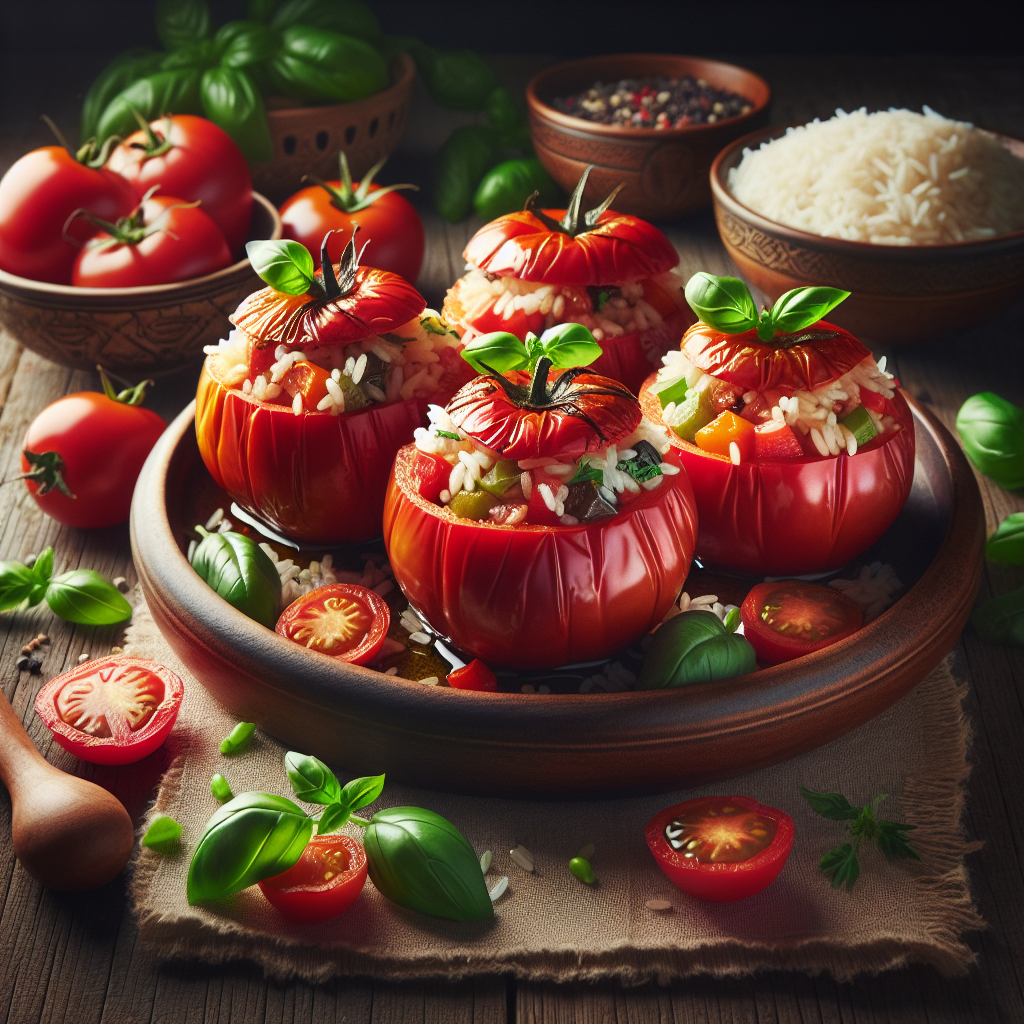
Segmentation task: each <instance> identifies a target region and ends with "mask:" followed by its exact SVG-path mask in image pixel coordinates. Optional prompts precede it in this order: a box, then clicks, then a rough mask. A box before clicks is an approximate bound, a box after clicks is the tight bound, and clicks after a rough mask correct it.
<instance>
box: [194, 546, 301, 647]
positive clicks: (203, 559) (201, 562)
mask: <svg viewBox="0 0 1024 1024" xmlns="http://www.w3.org/2000/svg"><path fill="white" fill-rule="evenodd" d="M196 530H197V532H198V533H200V534H201V535H202V537H203V539H202V540H201V541H200V542H199V544H197V545H196V549H195V551H193V552H192V557H191V559H189V561H190V562H191V564H192V568H193V569H195V571H196V572H197V573H198V574H199V576H200V577H201V578H202V579H203V580H204V582H206V583H207V584H208V585H209V586H210V587H211V588H212V589H213V590H215V591H216V592H217V593H218V594H220V596H221V597H223V598H224V600H225V601H227V602H228V604H230V605H232V606H234V607H235V608H237V609H238V610H239V611H240V612H242V613H243V614H244V615H248V616H249V618H250V619H255V621H256V622H261V623H263V625H264V626H266V627H267V628H268V629H273V628H274V625H275V624H276V623H277V613H278V605H279V604H280V603H281V577H280V575H279V574H278V572H277V569H276V568H275V567H274V563H273V562H272V561H271V560H270V558H269V557H268V555H267V553H266V552H265V551H264V550H263V549H262V548H261V547H260V546H259V545H258V544H257V543H256V541H254V540H253V539H252V538H251V537H246V536H245V534H242V533H234V532H233V531H231V530H225V531H224V532H223V533H210V532H208V531H207V530H205V529H204V528H203V527H201V526H197V527H196Z"/></svg>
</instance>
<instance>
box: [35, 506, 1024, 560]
mask: <svg viewBox="0 0 1024 1024" xmlns="http://www.w3.org/2000/svg"><path fill="white" fill-rule="evenodd" d="M40 557H42V556H40ZM985 557H986V558H991V559H993V561H996V562H1009V563H1010V565H1024V512H1011V513H1010V514H1009V515H1008V516H1007V517H1006V518H1005V519H1004V520H1003V521H1002V522H1001V523H1000V524H999V527H998V528H997V529H996V532H995V533H993V534H992V536H991V537H989V539H988V543H987V544H986V545H985Z"/></svg>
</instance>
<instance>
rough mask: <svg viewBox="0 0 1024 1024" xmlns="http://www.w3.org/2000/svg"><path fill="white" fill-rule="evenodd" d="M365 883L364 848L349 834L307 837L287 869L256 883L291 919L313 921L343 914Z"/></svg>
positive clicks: (303, 922) (302, 921)
mask: <svg viewBox="0 0 1024 1024" xmlns="http://www.w3.org/2000/svg"><path fill="white" fill-rule="evenodd" d="M365 882H366V851H365V850H364V849H363V847H362V845H361V844H360V843H358V842H356V840H355V839H353V838H352V837H351V836H345V835H328V836H315V837H314V838H312V839H310V841H309V843H308V844H307V845H306V849H305V850H303V851H302V856H301V857H300V858H299V859H298V860H297V861H296V862H295V863H294V864H293V865H292V866H291V867H290V868H289V869H288V870H287V871H282V872H281V874H279V875H274V876H273V877H272V878H265V879H263V881H262V882H260V883H259V887H260V891H261V892H262V893H263V895H264V896H266V897H267V899H268V900H270V902H271V903H272V904H273V905H274V906H275V907H277V909H278V910H280V911H281V913H282V914H284V916H285V917H290V918H291V919H292V920H293V921H300V922H301V923H302V924H316V923H317V922H318V921H327V920H329V919H330V918H332V917H337V916H338V915H339V914H341V913H344V911H346V910H348V908H349V907H351V906H352V904H353V903H355V901H356V900H357V899H358V898H359V894H360V893H361V892H362V891H363V885H364V883H365Z"/></svg>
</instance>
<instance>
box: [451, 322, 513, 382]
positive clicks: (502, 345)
mask: <svg viewBox="0 0 1024 1024" xmlns="http://www.w3.org/2000/svg"><path fill="white" fill-rule="evenodd" d="M460 354H461V356H462V358H463V359H465V360H466V362H467V363H469V365H470V366H472V367H473V369H474V370H476V371H477V373H489V372H490V370H488V369H487V368H486V367H485V366H484V363H486V364H487V366H489V367H490V368H491V370H497V371H498V373H507V372H508V371H509V370H525V369H526V368H527V366H529V365H530V358H529V356H528V355H527V353H526V346H525V345H524V344H523V343H522V342H521V341H520V340H519V339H518V338H517V337H516V336H515V335H514V334H509V333H508V332H507V331H494V332H492V333H491V334H480V335H478V336H477V337H475V338H474V339H473V340H472V341H471V342H470V343H469V344H468V345H467V346H466V347H465V348H464V349H463V350H462V352H461V353H460Z"/></svg>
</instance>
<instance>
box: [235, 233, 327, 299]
mask: <svg viewBox="0 0 1024 1024" xmlns="http://www.w3.org/2000/svg"><path fill="white" fill-rule="evenodd" d="M245 252H246V255H247V256H248V257H249V262H250V263H251V264H252V269H253V270H255V271H256V273H257V274H258V275H259V276H260V278H261V279H262V280H263V281H265V282H266V283H267V284H269V285H270V287H271V288H275V289H276V290H277V291H279V292H284V293H285V295H305V294H306V293H307V292H311V293H313V294H315V295H319V293H320V292H322V291H323V286H322V285H321V284H320V282H319V281H317V279H316V272H315V268H314V266H313V257H312V256H311V255H310V253H309V250H308V249H307V248H306V247H305V246H304V245H303V244H302V243H301V242H294V241H277V242H272V241H262V240H261V241H255V242H246V243H245Z"/></svg>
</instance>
